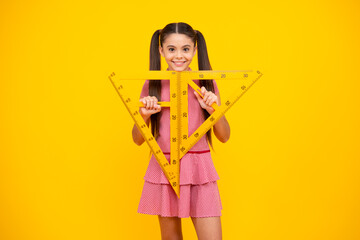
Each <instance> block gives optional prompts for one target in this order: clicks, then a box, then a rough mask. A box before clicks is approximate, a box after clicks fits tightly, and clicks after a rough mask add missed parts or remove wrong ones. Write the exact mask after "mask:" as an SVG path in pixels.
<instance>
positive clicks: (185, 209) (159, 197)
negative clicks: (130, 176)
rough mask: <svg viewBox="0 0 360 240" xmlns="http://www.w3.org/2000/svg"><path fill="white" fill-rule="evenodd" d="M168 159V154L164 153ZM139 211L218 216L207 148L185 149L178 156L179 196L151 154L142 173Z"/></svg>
mask: <svg viewBox="0 0 360 240" xmlns="http://www.w3.org/2000/svg"><path fill="white" fill-rule="evenodd" d="M165 156H166V157H167V159H168V160H169V155H165ZM144 179H145V182H144V187H143V190H142V195H141V199H140V203H139V207H138V213H143V214H150V215H160V216H163V217H179V218H186V217H217V216H221V209H222V204H221V200H220V194H219V189H218V185H217V182H216V181H217V180H218V179H219V176H218V174H217V172H216V170H215V167H214V165H213V162H212V159H211V154H210V152H203V153H187V154H186V155H185V156H184V157H183V158H182V159H181V160H180V198H178V197H177V196H176V194H175V192H174V190H173V189H172V187H171V185H170V184H169V182H168V180H167V179H166V177H165V174H164V173H163V172H162V170H161V168H160V166H159V164H158V163H157V161H156V159H155V158H154V156H152V157H151V159H150V162H149V166H148V169H147V171H146V174H145V177H144Z"/></svg>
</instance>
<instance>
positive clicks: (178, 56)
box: [175, 51, 182, 59]
mask: <svg viewBox="0 0 360 240" xmlns="http://www.w3.org/2000/svg"><path fill="white" fill-rule="evenodd" d="M175 58H177V59H181V58H182V55H181V51H177V52H176V56H175Z"/></svg>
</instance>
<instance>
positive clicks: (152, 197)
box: [138, 69, 222, 218]
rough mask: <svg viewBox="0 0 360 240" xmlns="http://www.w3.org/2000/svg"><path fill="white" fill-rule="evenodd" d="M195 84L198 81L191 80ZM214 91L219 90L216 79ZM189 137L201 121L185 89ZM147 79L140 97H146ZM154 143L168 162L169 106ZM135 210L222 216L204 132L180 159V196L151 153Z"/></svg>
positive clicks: (166, 90)
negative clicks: (156, 143)
mask: <svg viewBox="0 0 360 240" xmlns="http://www.w3.org/2000/svg"><path fill="white" fill-rule="evenodd" d="M190 70H191V69H190ZM194 82H195V83H196V84H198V85H200V84H199V82H200V81H199V80H194ZM213 82H214V88H215V93H218V88H217V85H216V82H215V81H213ZM188 90H189V91H188V93H189V94H188V108H189V111H188V116H189V127H188V128H189V136H190V135H191V134H192V133H193V132H194V131H195V130H196V129H197V128H198V127H199V126H200V125H201V124H202V123H203V122H204V117H203V113H202V108H201V106H200V104H199V102H198V100H197V99H196V97H195V95H194V94H193V92H194V90H193V89H192V88H191V87H190V86H189V89H188ZM148 93H149V81H148V80H146V81H145V84H144V86H143V89H142V92H141V95H140V97H145V96H148V95H149V94H148ZM169 95H170V82H169V80H162V81H161V101H169V97H170V96H169ZM159 125H160V127H159V136H158V138H157V142H158V144H159V146H160V148H161V149H162V151H163V153H164V154H165V157H166V158H167V159H168V161H170V160H169V159H170V109H169V108H165V107H164V108H162V109H161V112H160V124H159ZM144 180H145V182H144V187H143V190H142V194H141V198H140V203H139V206H138V213H142V214H150V215H160V216H163V217H179V218H187V217H216V216H221V209H222V204H221V200H220V194H219V190H218V185H217V180H219V176H218V174H217V172H216V170H215V167H214V164H213V161H212V158H211V154H210V149H209V145H208V143H207V140H206V135H204V136H203V137H202V138H201V139H200V140H199V141H198V142H197V143H196V144H195V145H194V146H193V147H192V148H191V149H190V151H189V152H188V153H187V154H185V155H184V157H183V158H182V159H181V160H180V198H178V197H177V195H176V194H175V192H174V190H173V189H172V187H171V185H170V183H169V181H168V180H167V178H166V176H165V174H164V173H163V172H162V170H161V168H160V166H159V164H158V162H157V161H156V159H155V157H154V156H153V155H152V156H151V158H150V162H149V165H148V168H147V170H146V173H145V176H144Z"/></svg>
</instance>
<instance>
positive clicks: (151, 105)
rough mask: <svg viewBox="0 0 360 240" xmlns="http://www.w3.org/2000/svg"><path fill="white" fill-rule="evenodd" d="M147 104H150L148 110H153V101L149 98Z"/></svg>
mask: <svg viewBox="0 0 360 240" xmlns="http://www.w3.org/2000/svg"><path fill="white" fill-rule="evenodd" d="M149 103H150V109H151V110H153V109H154V99H153V98H150V99H149Z"/></svg>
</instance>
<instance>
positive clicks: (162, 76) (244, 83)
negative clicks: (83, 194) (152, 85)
mask: <svg viewBox="0 0 360 240" xmlns="http://www.w3.org/2000/svg"><path fill="white" fill-rule="evenodd" d="M262 75H263V74H262V73H261V72H260V71H242V70H233V71H183V72H176V71H145V72H142V73H139V72H137V71H136V72H131V73H128V74H127V75H126V74H120V75H119V76H118V75H117V74H115V73H111V74H110V76H109V79H110V81H111V83H112V84H113V86H114V87H115V90H116V91H117V93H118V94H119V96H120V98H121V100H122V102H123V103H124V104H125V106H126V109H127V110H128V112H129V113H130V115H131V117H132V118H133V120H134V122H135V125H136V126H137V128H138V129H139V131H140V132H141V135H142V136H143V138H144V139H145V141H146V143H147V144H148V145H149V147H150V150H151V152H152V153H153V155H154V156H155V158H156V160H157V162H158V163H159V165H160V167H161V169H162V171H163V172H164V174H165V176H166V178H167V179H168V181H169V183H170V184H171V186H172V188H173V189H174V191H175V193H176V195H177V196H178V197H180V159H181V158H182V157H183V156H184V155H185V154H186V153H187V152H188V151H189V150H190V149H191V148H192V147H193V146H194V145H195V144H196V143H197V142H198V141H199V140H200V139H201V137H202V136H204V135H205V134H206V132H207V131H208V130H209V129H210V128H211V127H212V126H214V124H215V123H216V122H217V121H218V120H219V119H220V118H221V117H222V116H223V115H224V114H225V112H226V111H227V110H229V108H230V107H231V106H233V105H234V103H235V102H237V101H238V100H239V99H240V97H241V96H242V95H243V94H244V93H245V92H246V91H247V90H248V89H249V88H250V87H251V86H252V85H253V84H254V83H255V82H256V81H257V80H258V79H259V78H260V77H261V76H262ZM135 79H136V80H146V79H148V80H170V102H159V105H160V106H162V107H170V116H171V117H170V161H168V160H167V159H166V157H165V155H164V153H163V152H162V151H161V148H160V146H159V145H158V143H157V142H156V140H155V138H154V136H153V135H152V133H151V130H150V128H149V127H148V126H147V125H146V123H145V121H144V119H143V118H142V116H141V115H140V113H139V107H143V106H144V105H143V103H141V102H140V101H139V99H131V97H130V96H129V95H128V93H127V92H126V91H127V90H126V88H125V87H124V80H135ZM195 79H198V80H212V79H214V80H226V79H237V80H238V81H239V87H238V89H237V90H236V91H235V93H234V94H233V95H232V96H230V97H224V98H223V99H222V102H224V104H222V105H221V106H218V105H216V103H213V104H212V105H211V106H212V107H213V108H214V109H215V111H214V113H213V114H211V115H210V116H209V117H208V118H207V119H206V120H205V121H204V123H203V124H202V125H201V126H200V127H199V128H198V129H196V130H195V131H194V132H193V133H192V134H191V136H188V102H187V101H188V85H190V86H191V87H192V88H193V89H194V90H195V91H196V92H197V93H199V95H200V96H201V97H203V96H202V94H201V92H200V87H199V86H198V85H197V84H196V83H194V81H193V80H195ZM132 170H135V169H132Z"/></svg>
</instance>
